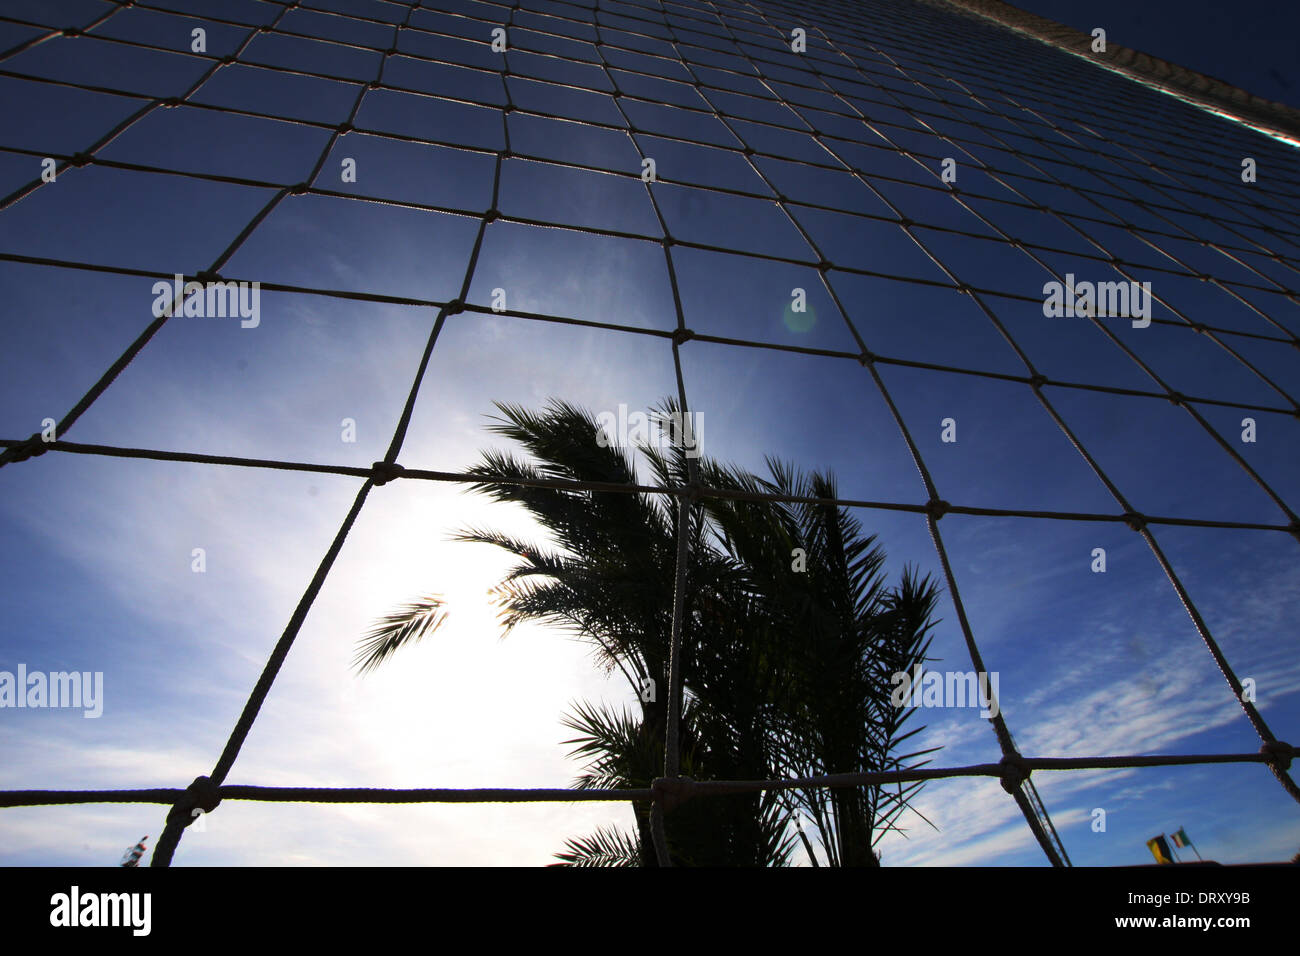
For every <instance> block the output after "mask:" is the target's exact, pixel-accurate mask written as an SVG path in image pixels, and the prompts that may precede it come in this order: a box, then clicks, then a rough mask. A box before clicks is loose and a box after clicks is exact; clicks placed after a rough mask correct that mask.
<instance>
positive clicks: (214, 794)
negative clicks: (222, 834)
mask: <svg viewBox="0 0 1300 956" xmlns="http://www.w3.org/2000/svg"><path fill="white" fill-rule="evenodd" d="M219 803H221V789H220V788H219V787H218V786H217V785H216V784H215V783H213V782H212V778H210V777H195V778H194V782H193V783H192V784H190V785H189V786H188V787H186V788H185V792H184V793H182V794H181V795H180V796H179V797H177V798H176V802H175V803H173V804H172V808H171V810H170V811H168V813H167V823H168V824H172V823H179V824H180V825H181V826H183V827H187V826H189V825H190V824H191V823H193V822H194V820H195V818H196V814H195V813H194V811H195V810H202V811H203V812H204V813H211V812H212V811H213V810H215V809H217V805H218V804H219Z"/></svg>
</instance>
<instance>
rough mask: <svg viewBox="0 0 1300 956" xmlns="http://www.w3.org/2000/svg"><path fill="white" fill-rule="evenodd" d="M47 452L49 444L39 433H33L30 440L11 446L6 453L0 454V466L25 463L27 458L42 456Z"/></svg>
mask: <svg viewBox="0 0 1300 956" xmlns="http://www.w3.org/2000/svg"><path fill="white" fill-rule="evenodd" d="M49 450H50V449H49V442H47V441H45V439H43V438H41V433H40V432H35V433H33V435H32V437H31V438H29V439H27V440H26V441H24V442H21V443H20V444H17V445H13V446H11V447H10V448H9V450H8V451H7V452H4V453H0V464H6V463H11V462H19V461H26V460H27V459H28V458H36V457H37V456H38V455H44V454H45V453H46V452H47V451H49Z"/></svg>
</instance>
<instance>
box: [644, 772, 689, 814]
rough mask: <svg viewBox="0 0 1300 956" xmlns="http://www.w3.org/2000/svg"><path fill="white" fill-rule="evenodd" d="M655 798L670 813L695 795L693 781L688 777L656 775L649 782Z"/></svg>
mask: <svg viewBox="0 0 1300 956" xmlns="http://www.w3.org/2000/svg"><path fill="white" fill-rule="evenodd" d="M650 792H651V794H652V795H653V797H654V799H655V800H658V801H659V802H660V803H661V804H663V808H664V813H670V812H672V811H673V810H674V809H675V808H677V807H679V806H681V805H682V804H683V803H685V802H686V801H687V800H689V799H690V798H691V797H692V796H694V795H695V781H694V780H692V779H691V778H690V777H656V778H655V779H654V780H653V781H652V782H651V784H650Z"/></svg>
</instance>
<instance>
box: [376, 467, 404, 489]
mask: <svg viewBox="0 0 1300 956" xmlns="http://www.w3.org/2000/svg"><path fill="white" fill-rule="evenodd" d="M404 471H406V469H405V468H403V467H402V466H401V465H399V464H397V462H393V461H377V462H375V463H374V464H373V465H371V466H370V479H371V480H372V481H373V482H374V483H375V486H376V487H378V486H379V485H386V484H388V483H389V482H390V481H392V480H393V479H394V478H400V477H401V476H402V472H404Z"/></svg>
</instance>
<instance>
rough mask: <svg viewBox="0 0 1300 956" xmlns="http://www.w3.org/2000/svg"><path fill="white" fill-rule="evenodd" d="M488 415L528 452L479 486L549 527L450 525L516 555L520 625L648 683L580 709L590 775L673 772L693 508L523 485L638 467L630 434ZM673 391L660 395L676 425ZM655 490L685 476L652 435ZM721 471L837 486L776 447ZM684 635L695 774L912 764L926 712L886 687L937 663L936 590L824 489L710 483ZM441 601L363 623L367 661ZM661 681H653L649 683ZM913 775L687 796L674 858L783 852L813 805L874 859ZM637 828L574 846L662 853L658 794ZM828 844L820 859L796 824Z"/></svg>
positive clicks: (694, 531)
mask: <svg viewBox="0 0 1300 956" xmlns="http://www.w3.org/2000/svg"><path fill="white" fill-rule="evenodd" d="M497 408H498V410H499V411H500V412H501V417H500V418H499V419H497V423H496V424H495V425H493V426H492V430H493V431H495V432H496V433H498V434H501V435H503V436H505V437H507V438H509V439H511V440H512V441H514V442H517V443H518V444H520V445H521V446H523V448H524V449H525V450H526V451H527V452H528V453H529V456H530V458H529V459H528V460H523V459H520V458H517V457H515V456H513V455H510V454H506V453H501V452H485V453H484V454H483V457H482V460H481V461H480V463H479V464H477V465H476V466H474V467H473V468H471V469H470V472H469V474H470V476H471V479H472V480H471V486H472V487H473V489H474V490H475V491H477V492H480V493H484V494H487V495H489V496H490V497H492V498H494V499H495V500H497V501H502V502H507V501H509V502H515V503H518V504H522V505H523V506H524V507H525V508H526V509H527V510H528V511H529V512H530V513H531V514H532V516H533V517H534V518H535V519H536V520H537V521H538V522H539V523H540V524H541V526H542V527H543V528H545V529H546V530H547V531H548V532H549V533H550V535H551V537H552V539H553V545H552V546H551V547H549V548H543V547H539V546H538V545H536V544H533V543H531V542H527V541H522V540H519V539H516V538H513V537H510V536H507V535H503V534H500V533H499V532H495V531H490V530H482V529H472V528H471V529H467V530H464V531H461V532H460V533H458V534H457V535H455V536H454V540H459V541H468V542H477V543H482V544H491V545H494V546H496V547H499V548H502V549H504V550H506V551H508V552H509V553H511V554H512V555H514V556H515V557H517V558H518V559H519V563H518V564H516V565H515V566H514V567H513V568H512V569H511V570H510V571H509V572H508V573H507V575H506V577H505V579H504V580H503V581H502V583H501V584H500V586H499V587H498V589H497V598H498V600H499V602H500V604H501V606H502V610H503V623H504V625H505V629H506V631H507V632H509V631H510V630H511V629H513V628H514V627H515V626H516V625H518V624H519V623H522V622H524V621H538V622H544V623H548V624H552V625H557V626H560V627H562V628H565V629H567V630H569V631H571V632H572V633H575V634H576V635H578V636H579V637H581V638H582V639H584V640H586V641H588V642H590V643H591V645H592V646H593V648H594V649H595V651H596V659H597V662H598V664H599V665H600V666H602V667H603V668H604V669H605V670H606V671H607V672H612V671H613V670H615V669H617V670H618V671H620V672H621V673H622V674H623V675H624V677H625V678H626V679H627V681H628V683H629V684H630V685H631V687H632V688H633V690H634V692H637V694H638V698H637V699H638V709H639V713H638V712H637V710H627V709H624V710H622V711H613V710H610V709H608V708H604V707H595V706H590V705H578V706H577V707H576V708H575V710H574V713H573V714H571V715H570V716H569V717H568V718H567V719H566V721H565V723H566V726H568V727H569V728H571V729H572V730H574V731H575V732H576V733H577V735H578V736H577V737H575V738H574V739H573V740H571V741H569V742H570V743H572V744H574V745H575V750H574V751H573V753H574V755H575V756H578V757H581V758H583V759H585V760H586V761H587V764H586V766H585V768H584V771H585V772H584V773H583V775H582V776H581V777H580V778H579V779H578V781H577V783H576V785H577V786H578V787H620V788H621V787H646V786H648V785H649V783H650V781H651V780H653V779H654V778H655V777H658V776H660V775H661V774H662V769H663V741H664V733H665V728H666V722H667V721H666V718H667V699H666V697H665V696H664V692H666V690H667V688H666V686H665V684H666V681H665V680H664V679H663V678H664V675H665V674H666V673H667V664H668V648H669V637H670V630H671V608H672V596H673V589H674V583H675V582H674V573H675V567H676V541H677V525H678V521H679V514H680V512H679V509H678V508H677V507H676V506H675V502H674V500H673V499H672V497H671V496H668V495H661V494H648V493H627V492H604V491H583V490H574V489H569V488H556V487H537V486H531V485H525V484H519V482H521V481H525V482H526V481H536V480H539V479H568V480H574V481H581V482H587V483H593V482H599V483H611V484H619V485H627V484H633V483H644V484H648V483H649V482H642V481H641V480H640V479H639V476H638V475H637V472H636V460H635V459H634V457H633V449H618V448H615V447H609V446H608V444H607V443H606V442H604V441H601V440H600V439H599V437H598V436H599V435H600V434H601V433H600V431H599V428H598V426H597V424H596V420H595V419H594V418H593V417H592V416H591V414H590V413H588V412H586V411H585V410H583V409H580V408H577V407H575V406H573V405H571V404H569V403H567V402H563V401H559V400H552V401H550V402H549V403H548V404H547V405H546V406H545V408H544V409H543V410H542V411H540V412H532V411H529V410H528V409H525V408H522V407H519V406H512V405H502V404H498V405H497ZM677 412H678V409H677V406H676V404H675V403H673V402H672V401H671V400H669V401H665V402H664V403H662V404H661V405H660V406H659V407H658V408H657V409H654V410H653V414H654V416H655V419H656V421H657V423H658V424H659V425H660V426H661V427H663V426H664V425H665V424H666V423H667V422H668V421H673V420H679V419H673V418H671V416H674V415H676V414H677ZM638 450H639V452H640V453H641V455H642V457H643V460H644V462H645V465H646V467H647V468H648V470H649V472H650V475H651V477H652V480H653V483H654V485H655V486H657V487H661V488H669V487H677V486H680V485H683V484H685V483H686V482H687V481H688V480H689V476H690V467H689V466H690V464H692V463H691V462H689V461H688V457H687V453H686V450H685V449H684V448H683V447H681V445H680V444H674V445H670V446H669V447H668V448H667V449H660V448H657V447H653V446H643V447H640V448H639V449H638ZM696 464H698V475H699V478H700V480H701V481H702V482H703V483H704V484H705V485H707V486H710V487H712V488H716V489H719V490H722V491H731V492H740V493H743V494H759V495H771V494H776V495H782V496H786V497H804V498H809V497H811V498H834V497H835V483H834V480H833V478H832V477H831V476H829V475H821V474H812V475H810V476H803V475H801V474H800V473H798V472H797V471H796V470H794V469H793V468H791V467H789V466H786V465H782V464H780V463H778V462H774V461H771V460H769V462H768V467H769V470H770V472H771V480H765V479H760V478H758V477H756V476H754V475H751V474H749V473H747V472H744V471H741V470H739V469H729V468H725V467H723V466H721V465H719V464H717V463H716V462H713V461H710V460H708V459H702V460H700V461H699V462H698V463H696ZM686 530H687V534H688V536H689V543H690V555H691V559H690V561H689V563H688V568H687V589H686V607H685V611H686V614H685V616H684V623H683V633H682V644H681V650H682V677H683V696H682V700H681V704H682V711H681V713H682V719H681V722H680V744H679V747H680V752H681V764H682V772H683V773H684V774H686V775H687V776H691V777H693V778H695V779H769V778H773V777H803V776H812V775H816V774H821V773H833V772H853V771H871V770H882V769H891V768H896V767H901V766H904V765H906V763H907V761H910V760H912V759H913V758H916V757H919V756H922V755H923V754H907V755H899V754H898V753H897V750H898V749H899V745H900V744H901V743H902V742H903V741H905V740H906V739H907V738H908V737H910V736H911V735H912V733H915V731H913V732H911V733H903V732H902V727H903V724H904V722H905V721H906V719H907V717H908V716H909V714H910V711H907V710H898V709H895V708H893V707H891V706H890V703H889V695H890V690H891V684H890V681H889V677H890V675H891V674H893V673H895V672H897V671H905V670H909V669H910V668H911V667H912V665H913V664H914V663H916V662H919V661H923V660H925V653H926V650H927V648H928V643H929V641H928V637H927V636H926V635H927V633H928V631H929V629H930V628H931V627H932V624H931V622H930V617H931V613H932V611H933V608H934V605H935V603H936V600H937V593H938V592H937V589H936V588H935V587H934V586H933V585H931V583H930V581H929V579H928V578H926V579H917V578H916V576H915V575H914V574H913V573H912V572H911V571H910V570H906V569H905V570H904V572H903V577H902V581H901V584H900V585H899V586H898V587H896V588H892V589H891V588H887V587H886V586H885V584H884V582H883V578H882V574H881V569H882V566H883V564H884V554H883V552H882V551H881V550H880V548H879V547H878V546H877V545H876V543H875V540H874V538H871V537H865V538H864V537H863V536H862V534H861V528H860V525H859V524H858V522H857V521H856V520H855V519H853V518H852V517H851V516H850V515H849V514H848V513H847V511H846V510H845V509H843V508H839V507H836V506H834V505H826V504H803V503H788V502H780V501H772V500H769V499H763V500H748V499H728V498H710V499H707V500H705V501H703V502H701V503H700V504H699V505H697V506H695V507H693V508H691V509H689V518H688V526H687V529H686ZM442 614H443V607H442V603H441V601H440V600H438V599H436V598H425V599H421V600H419V601H416V602H413V603H411V604H409V605H407V606H405V607H403V608H401V609H399V610H397V611H395V612H394V613H393V614H390V615H388V616H387V617H386V618H384V619H383V620H382V621H380V622H378V623H377V624H376V625H375V626H374V628H372V630H371V631H370V632H369V634H367V635H366V637H365V638H363V640H362V642H361V644H360V646H359V650H358V657H357V663H358V665H359V666H360V667H361V668H362V669H363V670H364V669H367V668H370V667H374V666H376V665H378V664H379V663H381V662H382V661H383V660H385V659H387V657H388V656H389V655H391V654H392V653H393V652H394V651H396V650H397V649H398V648H399V647H401V646H402V645H403V644H405V643H407V642H409V641H412V640H417V639H419V638H420V637H421V636H423V635H424V634H426V633H429V632H431V631H432V630H434V629H436V627H437V626H438V624H440V623H441V620H442ZM650 689H654V690H655V691H658V692H650V693H647V692H646V691H648V690H650ZM916 786H917V785H913V786H911V787H899V788H895V789H894V790H893V791H890V790H888V789H885V788H878V787H863V788H849V789H838V790H834V791H831V792H830V793H829V794H828V793H826V792H825V791H823V790H821V789H818V788H808V789H800V790H793V791H764V792H762V793H755V794H749V795H736V796H726V797H718V798H712V799H707V800H705V799H701V800H692V801H689V802H687V803H686V804H683V805H682V806H680V807H679V808H677V809H676V810H675V811H674V812H673V813H672V814H671V815H670V816H669V817H668V820H667V830H668V838H669V846H670V850H671V853H672V855H673V859H674V862H677V863H683V864H702V865H708V864H730V865H784V864H786V863H788V862H789V860H790V858H791V856H792V853H793V850H794V847H795V841H796V839H797V838H796V836H795V834H794V833H793V832H792V829H793V828H792V827H791V826H790V823H791V820H792V819H794V818H796V815H798V816H804V817H807V818H808V819H809V820H811V821H812V823H813V825H814V828H815V835H816V836H817V838H818V842H819V843H820V844H821V846H822V849H823V854H824V856H825V862H826V863H828V864H829V865H845V866H850V865H867V866H870V865H875V864H876V863H877V856H876V854H875V853H874V852H873V848H874V846H875V843H876V842H877V841H878V840H879V839H880V837H881V836H882V835H883V834H884V833H885V832H886V831H887V830H888V829H890V828H892V827H893V826H894V821H895V820H896V819H897V816H898V814H899V813H901V811H902V810H903V809H904V808H905V807H906V806H907V805H908V801H909V799H910V797H911V796H912V795H913V794H914V793H915V790H916ZM635 809H636V823H637V833H636V835H635V836H634V837H629V836H627V835H625V834H622V833H619V832H618V831H611V830H601V831H597V833H596V834H594V835H592V836H590V837H586V838H582V839H576V840H570V841H569V842H568V844H567V845H566V850H565V852H563V853H561V854H557V855H558V856H559V858H560V859H561V861H562V863H564V864H569V865H614V864H622V865H637V864H643V865H655V855H654V851H653V846H652V843H651V839H650V828H649V811H648V807H645V806H643V805H641V804H637V805H635ZM798 839H801V840H802V842H803V844H804V847H805V850H806V852H808V854H809V855H810V857H811V858H812V860H813V862H814V863H817V862H818V860H817V856H816V852H815V849H814V847H813V846H812V843H811V842H810V841H809V840H808V838H807V835H806V834H805V833H804V831H803V829H802V828H800V829H799V831H798Z"/></svg>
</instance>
